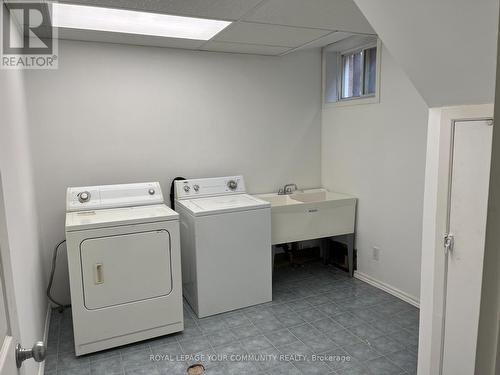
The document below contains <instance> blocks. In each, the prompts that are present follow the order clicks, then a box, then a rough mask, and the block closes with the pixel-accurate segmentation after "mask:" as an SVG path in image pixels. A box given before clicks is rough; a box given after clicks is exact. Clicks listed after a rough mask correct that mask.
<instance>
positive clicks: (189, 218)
mask: <svg viewBox="0 0 500 375" xmlns="http://www.w3.org/2000/svg"><path fill="white" fill-rule="evenodd" d="M175 194H176V205H175V209H176V211H177V212H179V215H180V231H181V254H182V255H181V256H182V273H183V293H184V297H185V298H186V300H187V301H188V303H189V304H190V305H191V307H192V308H193V310H194V311H195V312H196V314H197V315H198V317H200V318H202V317H206V316H210V315H214V314H219V313H223V312H226V311H231V310H235V309H239V308H243V307H247V306H252V305H256V304H260V303H264V302H269V301H271V300H272V259H271V205H270V203H268V202H265V201H263V200H260V199H258V198H255V197H252V196H250V195H248V194H246V190H245V182H244V180H243V177H242V176H234V177H222V178H205V179H193V180H185V181H176V183H175Z"/></svg>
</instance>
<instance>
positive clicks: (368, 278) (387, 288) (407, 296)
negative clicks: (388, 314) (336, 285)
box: [354, 271, 420, 308]
mask: <svg viewBox="0 0 500 375" xmlns="http://www.w3.org/2000/svg"><path fill="white" fill-rule="evenodd" d="M354 277H355V278H356V279H359V280H361V281H364V282H365V283H368V284H370V285H372V286H374V287H376V288H379V289H381V290H383V291H384V292H387V293H389V294H392V295H393V296H394V297H397V298H399V299H401V300H403V301H405V302H408V303H409V304H410V305H413V306H415V307H417V308H420V301H419V300H418V299H417V298H415V297H413V296H412V295H410V294H408V293H406V292H403V291H402V290H399V289H397V288H394V287H393V286H391V285H389V284H386V283H383V282H382V281H379V280H377V279H374V278H373V277H371V276H368V275H367V274H365V273H363V272H359V271H354Z"/></svg>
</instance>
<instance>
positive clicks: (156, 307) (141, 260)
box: [66, 182, 184, 355]
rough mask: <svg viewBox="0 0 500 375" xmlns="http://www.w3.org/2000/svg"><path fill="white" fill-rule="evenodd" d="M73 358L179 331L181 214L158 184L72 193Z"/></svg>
mask: <svg viewBox="0 0 500 375" xmlns="http://www.w3.org/2000/svg"><path fill="white" fill-rule="evenodd" d="M66 202H67V206H66V207H67V213H66V241H67V248H68V268H69V279H70V288H71V305H72V314H73V328H74V336H75V352H76V355H82V354H86V353H91V352H95V351H98V350H103V349H107V348H111V347H115V346H119V345H124V344H128V343H131V342H135V341H140V340H144V339H148V338H151V337H155V336H161V335H166V334H169V333H173V332H178V331H182V330H183V328H184V322H183V309H182V284H181V280H182V277H181V264H180V243H179V215H178V214H177V213H176V212H174V211H173V210H171V209H170V208H168V207H167V206H165V205H164V204H163V195H162V192H161V188H160V185H159V183H158V182H152V183H140V184H125V185H108V186H91V187H80V188H68V190H67V198H66Z"/></svg>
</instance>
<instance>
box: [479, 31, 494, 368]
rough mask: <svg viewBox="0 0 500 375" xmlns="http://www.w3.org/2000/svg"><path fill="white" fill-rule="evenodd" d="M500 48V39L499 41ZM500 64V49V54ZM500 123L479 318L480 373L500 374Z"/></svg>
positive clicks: (489, 207) (492, 166)
mask: <svg viewBox="0 0 500 375" xmlns="http://www.w3.org/2000/svg"><path fill="white" fill-rule="evenodd" d="M498 43H499V45H500V38H499V40H498ZM497 53H498V60H497V61H499V62H500V48H498V50H497ZM495 118H497V119H498V118H500V64H499V63H498V62H497V75H496V96H495ZM499 124H500V122H499V121H496V123H495V127H494V128H493V129H494V130H493V142H492V152H491V175H490V190H489V202H488V221H487V227H486V246H485V251H484V270H483V290H482V292H481V314H480V317H479V331H478V343H477V353H476V373H477V374H485V375H493V374H499V373H500V273H499V272H498V270H499V269H500V251H499V248H500V231H499V230H498V227H499V225H500V216H499V212H500V211H499V208H500V195H499V194H498V193H499V188H500V132H499V130H498V126H499Z"/></svg>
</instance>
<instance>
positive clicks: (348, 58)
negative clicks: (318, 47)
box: [323, 37, 380, 105]
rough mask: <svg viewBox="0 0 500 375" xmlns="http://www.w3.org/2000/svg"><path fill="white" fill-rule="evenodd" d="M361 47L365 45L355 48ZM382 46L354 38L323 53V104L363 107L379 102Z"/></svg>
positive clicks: (372, 39) (372, 41)
mask: <svg viewBox="0 0 500 375" xmlns="http://www.w3.org/2000/svg"><path fill="white" fill-rule="evenodd" d="M358 43H362V45H357V46H355V47H353V45H356V44H358ZM379 54H380V43H379V42H378V41H377V40H376V39H374V38H371V40H370V39H368V40H367V39H366V38H361V39H360V38H356V37H351V38H347V39H345V40H342V41H340V42H337V43H334V44H332V45H330V46H328V47H326V48H325V49H324V50H323V66H324V69H323V71H324V80H323V82H324V102H325V103H326V104H328V103H335V104H341V103H342V105H345V104H362V103H375V102H378V82H379V75H380V66H379V65H380V56H379Z"/></svg>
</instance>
